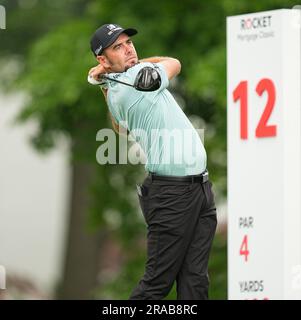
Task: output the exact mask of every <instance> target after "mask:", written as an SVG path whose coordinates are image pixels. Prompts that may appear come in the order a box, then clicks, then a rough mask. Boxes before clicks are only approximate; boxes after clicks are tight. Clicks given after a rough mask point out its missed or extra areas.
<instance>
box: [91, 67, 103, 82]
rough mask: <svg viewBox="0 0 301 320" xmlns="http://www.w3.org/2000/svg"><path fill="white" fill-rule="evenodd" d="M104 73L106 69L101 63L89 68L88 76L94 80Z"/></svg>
mask: <svg viewBox="0 0 301 320" xmlns="http://www.w3.org/2000/svg"><path fill="white" fill-rule="evenodd" d="M105 73H106V70H105V68H104V67H103V66H102V65H101V64H99V65H97V66H96V67H93V68H91V69H90V70H89V76H91V77H92V78H94V79H95V80H99V76H100V75H102V74H105Z"/></svg>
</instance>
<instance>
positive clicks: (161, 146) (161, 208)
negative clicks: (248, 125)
mask: <svg viewBox="0 0 301 320" xmlns="http://www.w3.org/2000/svg"><path fill="white" fill-rule="evenodd" d="M136 33H137V30H135V29H133V28H128V29H124V28H122V27H121V26H119V25H117V24H113V23H112V24H105V25H102V26H101V27H100V28H98V29H97V30H96V31H95V33H94V34H93V36H92V38H91V42H90V44H91V49H92V52H93V54H94V56H95V58H96V59H97V61H98V65H97V66H96V67H94V68H92V69H91V70H90V71H89V78H90V79H92V82H93V81H96V83H99V84H100V85H101V89H102V91H103V93H104V95H105V97H106V101H107V104H108V107H109V111H110V114H111V118H112V121H113V126H114V128H115V130H118V131H123V132H124V133H128V134H131V135H132V136H133V137H134V138H135V139H136V141H137V142H138V143H139V144H140V146H141V148H142V149H143V150H144V153H145V155H146V159H147V161H146V165H145V169H146V171H147V176H146V178H145V180H144V182H143V183H142V184H141V185H139V184H138V185H137V193H138V197H139V202H140V206H141V210H142V212H143V215H144V218H145V222H146V224H147V261H146V266H145V273H144V275H143V277H142V278H141V280H140V281H139V283H138V284H137V286H136V288H134V290H133V291H132V293H131V295H130V299H135V300H146V299H149V300H158V299H163V298H164V297H166V295H167V294H168V293H169V291H170V290H171V288H172V286H173V284H174V282H175V281H176V285H177V287H176V288H177V298H178V299H179V300H186V299H194V300H201V299H208V287H209V277H208V260H209V254H210V250H211V245H212V241H213V238H214V234H215V230H216V224H217V220H216V208H215V202H214V195H213V192H212V184H211V182H210V181H209V174H208V171H207V170H206V151H205V149H204V146H203V144H202V141H201V139H200V138H199V135H198V133H197V131H196V130H195V129H194V127H193V126H192V124H191V122H190V121H189V119H188V118H187V117H186V115H185V113H184V112H183V111H182V109H181V108H180V106H179V105H178V103H177V102H176V100H175V99H174V98H173V96H172V95H171V93H170V92H169V91H168V89H167V88H168V86H169V82H170V80H171V79H173V78H174V77H176V76H177V75H178V74H179V73H180V71H181V64H180V62H179V61H178V60H177V59H174V58H169V57H151V58H146V59H141V60H138V56H137V53H136V50H135V46H134V44H133V42H132V39H131V37H132V36H134V35H135V34H136ZM145 70H146V71H147V73H145ZM150 70H153V72H152V71H151V72H150ZM90 82H91V81H90ZM135 83H136V84H137V83H138V85H136V86H133V85H134V84H135ZM141 83H142V89H141V90H140V89H139V87H140V84H141ZM152 83H155V84H156V86H154V88H153V87H152ZM143 87H147V88H148V89H149V90H143ZM137 88H138V89H137Z"/></svg>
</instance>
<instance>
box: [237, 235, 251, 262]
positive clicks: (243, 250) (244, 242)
mask: <svg viewBox="0 0 301 320" xmlns="http://www.w3.org/2000/svg"><path fill="white" fill-rule="evenodd" d="M249 254H250V252H249V250H248V236H247V235H245V236H244V238H243V240H242V244H241V246H240V249H239V255H240V256H245V262H248V255H249Z"/></svg>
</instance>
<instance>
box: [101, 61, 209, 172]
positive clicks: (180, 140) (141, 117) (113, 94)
mask: <svg viewBox="0 0 301 320" xmlns="http://www.w3.org/2000/svg"><path fill="white" fill-rule="evenodd" d="M145 66H150V67H155V68H156V69H157V71H158V72H159V74H160V76H161V80H162V81H161V86H160V88H159V89H158V90H156V91H152V92H142V91H138V90H136V89H135V88H133V87H129V86H126V85H123V84H119V83H116V82H113V81H109V80H107V88H108V94H107V102H108V106H109V110H110V112H111V113H112V115H113V117H114V119H115V120H116V122H117V123H118V124H120V125H122V126H123V127H125V128H126V129H128V130H129V132H130V134H131V136H132V137H133V139H134V140H135V141H136V142H137V143H139V145H140V146H141V148H142V150H143V151H144V153H145V156H146V163H145V170H146V171H149V172H153V173H156V174H159V175H173V176H186V175H195V174H200V173H202V172H203V171H204V170H205V169H206V158H207V157H206V151H205V148H204V146H203V143H202V141H201V139H200V137H199V134H198V132H197V131H196V130H195V128H194V127H193V125H192V124H191V122H190V121H189V119H188V118H187V116H186V115H185V113H184V112H183V110H182V109H181V108H180V106H179V105H178V103H177V102H176V100H175V99H174V97H173V96H172V95H171V93H170V92H169V91H168V90H167V88H168V85H169V80H168V77H167V74H166V71H165V69H164V66H163V65H162V64H160V63H150V62H142V63H138V64H136V65H135V66H133V67H131V68H129V69H128V70H127V71H125V72H123V73H110V74H109V76H110V77H111V78H115V79H117V80H120V81H123V82H127V83H130V84H133V83H134V81H135V78H136V76H137V74H138V72H139V71H140V69H141V68H143V67H145Z"/></svg>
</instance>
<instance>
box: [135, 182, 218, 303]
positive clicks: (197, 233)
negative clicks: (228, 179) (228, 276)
mask: <svg viewBox="0 0 301 320" xmlns="http://www.w3.org/2000/svg"><path fill="white" fill-rule="evenodd" d="M142 187H143V193H142V194H138V196H139V202H140V206H141V209H142V212H143V215H144V218H145V221H146V224H147V230H148V232H147V262H146V267H145V273H144V276H143V278H142V279H141V280H140V282H139V284H138V285H137V287H136V288H135V289H134V290H133V292H132V294H131V296H130V299H133V300H159V299H163V298H164V297H166V296H167V295H168V293H169V291H170V290H171V288H172V286H173V283H174V281H176V283H177V299H178V300H188V299H189V300H203V299H204V300H205V299H208V286H209V277H208V260H209V253H210V249H211V245H212V241H213V238H214V234H215V230H216V224H217V220H216V208H215V203H214V195H213V192H212V189H211V188H212V184H211V182H210V181H206V182H204V183H200V182H197V183H189V182H170V181H158V180H153V181H152V179H151V177H150V176H148V177H147V178H146V179H145V181H144V183H143V185H142Z"/></svg>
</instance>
